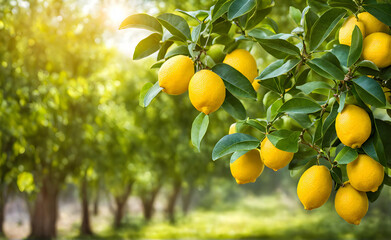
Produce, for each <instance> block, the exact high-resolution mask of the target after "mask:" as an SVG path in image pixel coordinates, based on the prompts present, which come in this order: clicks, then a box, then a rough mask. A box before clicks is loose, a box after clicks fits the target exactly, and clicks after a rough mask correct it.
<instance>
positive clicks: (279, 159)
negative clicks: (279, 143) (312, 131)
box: [261, 137, 294, 171]
mask: <svg viewBox="0 0 391 240" xmlns="http://www.w3.org/2000/svg"><path fill="white" fill-rule="evenodd" d="M293 155H294V153H291V152H285V151H282V150H280V149H278V148H276V147H275V146H274V145H273V144H272V143H271V142H270V141H269V139H267V137H265V139H263V141H262V142H261V158H262V161H263V163H264V164H265V165H266V167H268V168H271V169H273V170H274V171H277V170H278V169H281V168H283V167H285V166H286V165H288V164H289V162H290V161H291V160H292V158H293Z"/></svg>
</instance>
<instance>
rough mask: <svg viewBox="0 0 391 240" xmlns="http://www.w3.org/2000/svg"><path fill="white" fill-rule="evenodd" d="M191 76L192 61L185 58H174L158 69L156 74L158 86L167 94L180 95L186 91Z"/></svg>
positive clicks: (192, 72) (180, 56) (179, 56)
mask: <svg viewBox="0 0 391 240" xmlns="http://www.w3.org/2000/svg"><path fill="white" fill-rule="evenodd" d="M193 75H194V63H193V61H192V60H191V59H190V58H189V57H187V56H183V55H178V56H174V57H172V58H170V59H168V60H167V61H166V62H164V63H163V65H162V66H161V67H160V69H159V72H158V80H159V86H160V87H162V88H163V92H165V93H167V94H170V95H180V94H182V93H185V92H186V91H187V88H188V86H189V82H190V79H191V77H192V76H193Z"/></svg>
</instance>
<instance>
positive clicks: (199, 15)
mask: <svg viewBox="0 0 391 240" xmlns="http://www.w3.org/2000/svg"><path fill="white" fill-rule="evenodd" d="M175 11H177V12H180V13H183V14H185V15H187V16H189V17H191V18H193V19H195V20H200V21H204V20H205V18H207V17H208V16H209V11H206V10H197V11H184V10H181V9H176V10H175Z"/></svg>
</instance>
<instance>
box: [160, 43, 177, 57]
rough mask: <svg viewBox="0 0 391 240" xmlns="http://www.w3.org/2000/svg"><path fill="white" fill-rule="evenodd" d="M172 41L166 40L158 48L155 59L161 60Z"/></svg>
mask: <svg viewBox="0 0 391 240" xmlns="http://www.w3.org/2000/svg"><path fill="white" fill-rule="evenodd" d="M173 43H174V42H173V41H166V42H164V43H163V44H162V47H161V48H160V50H159V53H158V54H157V60H161V59H163V58H164V56H165V55H166V53H167V50H168V48H169V47H171V45H172V44H173Z"/></svg>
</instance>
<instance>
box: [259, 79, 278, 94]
mask: <svg viewBox="0 0 391 240" xmlns="http://www.w3.org/2000/svg"><path fill="white" fill-rule="evenodd" d="M255 81H257V80H255ZM260 84H261V86H263V87H265V88H267V89H270V90H272V91H274V92H277V93H280V92H281V90H280V88H279V85H278V78H270V79H265V80H261V83H260Z"/></svg>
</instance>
